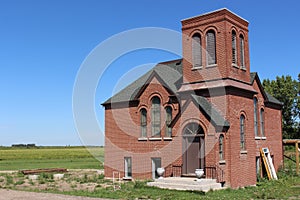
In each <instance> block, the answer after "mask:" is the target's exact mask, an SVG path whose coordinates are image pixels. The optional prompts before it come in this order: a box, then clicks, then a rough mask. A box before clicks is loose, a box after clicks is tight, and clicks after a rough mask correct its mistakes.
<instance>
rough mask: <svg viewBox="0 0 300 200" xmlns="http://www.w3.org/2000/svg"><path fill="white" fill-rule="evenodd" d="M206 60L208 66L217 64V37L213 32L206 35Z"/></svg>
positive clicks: (210, 31)
mask: <svg viewBox="0 0 300 200" xmlns="http://www.w3.org/2000/svg"><path fill="white" fill-rule="evenodd" d="M206 52H207V53H206V60H207V65H215V64H217V59H216V35H215V32H214V31H213V30H209V31H208V32H207V33H206Z"/></svg>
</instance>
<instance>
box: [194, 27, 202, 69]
mask: <svg viewBox="0 0 300 200" xmlns="http://www.w3.org/2000/svg"><path fill="white" fill-rule="evenodd" d="M192 52H193V67H194V68H197V67H201V66H202V48H201V36H200V34H199V33H196V34H194V35H193V41H192Z"/></svg>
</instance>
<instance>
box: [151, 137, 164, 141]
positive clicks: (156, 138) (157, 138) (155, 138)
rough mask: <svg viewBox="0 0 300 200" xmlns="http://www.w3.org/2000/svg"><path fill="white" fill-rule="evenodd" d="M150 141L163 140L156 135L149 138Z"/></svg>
mask: <svg viewBox="0 0 300 200" xmlns="http://www.w3.org/2000/svg"><path fill="white" fill-rule="evenodd" d="M149 140H150V141H161V140H162V138H161V137H154V138H149Z"/></svg>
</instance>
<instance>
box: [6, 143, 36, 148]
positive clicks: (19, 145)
mask: <svg viewBox="0 0 300 200" xmlns="http://www.w3.org/2000/svg"><path fill="white" fill-rule="evenodd" d="M11 147H18V148H20V147H22V148H34V147H36V146H35V144H13V145H11Z"/></svg>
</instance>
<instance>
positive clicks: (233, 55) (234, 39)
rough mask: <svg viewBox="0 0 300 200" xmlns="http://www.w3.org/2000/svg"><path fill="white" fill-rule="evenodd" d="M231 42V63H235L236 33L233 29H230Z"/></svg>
mask: <svg viewBox="0 0 300 200" xmlns="http://www.w3.org/2000/svg"><path fill="white" fill-rule="evenodd" d="M231 37H232V38H231V43H232V50H231V51H232V64H234V65H236V64H237V53H236V51H237V48H236V33H235V31H232V35H231Z"/></svg>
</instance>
